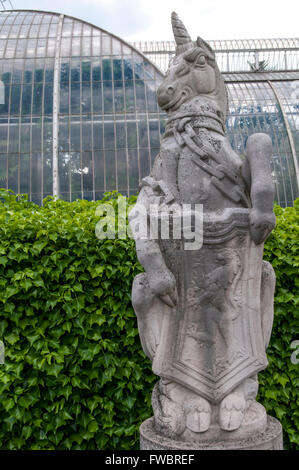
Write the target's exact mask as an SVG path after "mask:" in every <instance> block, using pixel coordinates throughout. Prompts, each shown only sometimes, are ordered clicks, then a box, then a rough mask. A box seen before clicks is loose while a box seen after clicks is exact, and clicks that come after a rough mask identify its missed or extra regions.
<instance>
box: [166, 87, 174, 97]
mask: <svg viewBox="0 0 299 470" xmlns="http://www.w3.org/2000/svg"><path fill="white" fill-rule="evenodd" d="M167 93H168V95H173V93H174V88H173V87H172V86H169V87H168V88H167Z"/></svg>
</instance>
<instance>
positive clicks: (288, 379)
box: [258, 199, 299, 449]
mask: <svg viewBox="0 0 299 470" xmlns="http://www.w3.org/2000/svg"><path fill="white" fill-rule="evenodd" d="M275 213H276V220H277V225H276V228H275V230H274V231H273V232H272V234H271V235H270V237H269V238H268V240H267V242H266V244H265V250H264V259H266V260H267V261H269V262H270V263H271V264H272V266H273V268H274V270H275V274H276V290H275V298H274V308H275V315H274V325H273V331H272V337H271V342H270V345H269V348H268V350H267V356H268V360H269V366H268V368H267V369H266V370H264V371H263V372H262V373H260V374H259V382H260V390H259V396H258V399H259V401H260V402H261V403H262V404H263V405H264V406H265V408H266V410H267V412H269V414H270V415H272V416H275V417H277V418H278V419H279V420H280V422H281V424H282V427H283V430H284V446H285V448H291V449H299V374H298V371H299V364H292V362H291V355H292V353H293V352H294V350H293V349H292V348H291V345H292V342H293V341H294V340H296V339H297V340H298V339H299V337H298V333H299V329H298V326H299V322H298V306H299V295H298V287H299V276H298V267H299V199H297V200H296V201H295V203H294V207H287V208H285V209H282V208H281V207H279V206H276V207H275Z"/></svg>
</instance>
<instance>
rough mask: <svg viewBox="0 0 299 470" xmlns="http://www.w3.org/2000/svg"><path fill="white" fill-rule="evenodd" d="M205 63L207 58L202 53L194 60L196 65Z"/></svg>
mask: <svg viewBox="0 0 299 470" xmlns="http://www.w3.org/2000/svg"><path fill="white" fill-rule="evenodd" d="M206 63H207V60H206V57H205V56H204V55H200V56H199V57H198V59H197V60H196V65H199V66H200V67H202V66H203V65H206Z"/></svg>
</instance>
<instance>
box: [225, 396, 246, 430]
mask: <svg viewBox="0 0 299 470" xmlns="http://www.w3.org/2000/svg"><path fill="white" fill-rule="evenodd" d="M245 410H246V400H245V398H244V396H243V394H242V393H231V394H230V395H228V396H227V397H225V398H224V399H223V400H222V403H221V405H220V411H219V425H220V427H221V429H223V430H224V431H234V430H235V429H238V428H239V427H240V426H241V424H242V421H243V418H244V414H245Z"/></svg>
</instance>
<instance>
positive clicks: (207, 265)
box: [130, 14, 280, 448]
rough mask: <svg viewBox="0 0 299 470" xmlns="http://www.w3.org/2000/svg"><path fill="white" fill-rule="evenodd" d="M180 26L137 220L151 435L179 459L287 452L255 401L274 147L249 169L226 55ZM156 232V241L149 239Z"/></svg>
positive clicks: (266, 316)
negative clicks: (207, 452)
mask: <svg viewBox="0 0 299 470" xmlns="http://www.w3.org/2000/svg"><path fill="white" fill-rule="evenodd" d="M172 25H173V31H174V35H175V39H176V42H177V51H176V56H175V58H174V59H173V60H172V62H171V64H170V67H169V71H168V73H167V74H166V77H165V79H164V81H163V83H162V84H161V86H160V88H159V89H158V93H157V94H158V101H159V104H160V106H161V108H162V109H164V110H166V111H167V113H168V115H169V118H168V121H167V125H166V131H165V134H164V135H163V137H162V140H161V149H160V153H159V155H158V156H157V157H156V160H155V164H154V167H153V169H152V172H151V174H150V175H149V176H148V177H146V178H144V179H143V180H142V182H141V189H140V193H139V196H138V204H137V206H136V210H135V211H133V212H132V213H131V216H130V223H131V226H132V229H133V232H134V234H135V240H136V249H137V255H138V258H139V261H140V262H141V264H142V265H143V266H144V269H145V272H144V273H142V274H140V275H139V276H137V277H136V278H135V280H134V284H133V290H132V301H133V306H134V309H135V312H136V315H137V319H138V328H139V333H140V338H141V342H142V346H143V349H144V351H145V353H146V354H147V356H148V357H149V358H150V359H151V360H152V363H153V371H154V373H155V374H157V375H158V376H160V380H159V382H158V383H157V384H156V386H155V388H154V391H153V395H152V405H153V410H154V420H152V421H150V423H151V426H152V427H154V430H152V431H150V432H151V433H152V434H153V436H158V438H159V439H160V437H161V436H163V438H164V439H166V441H167V445H166V447H167V446H170V447H167V448H177V447H176V446H177V445H178V444H177V443H178V442H179V443H180V444H179V446H186V447H179V448H189V447H188V446H190V445H191V446H193V447H191V448H197V447H196V446H199V445H203V444H202V443H203V442H204V446H205V447H206V448H218V447H217V446H218V445H220V448H221V447H222V446H224V447H225V446H226V445H227V446H230V447H228V448H239V447H240V446H241V447H240V448H243V447H244V446H245V447H244V448H263V447H259V446H264V445H268V444H266V443H268V442H270V441H271V445H278V444H273V442H274V441H275V439H276V438H275V439H274V438H273V439H274V441H273V439H272V440H271V439H270V438H269V433H270V430H271V429H272V428H271V426H272V427H273V426H274V427H275V426H276V427H277V426H278V424H275V425H274V424H273V423H274V422H273V421H271V420H270V421H269V423H268V428H267V429H266V426H267V417H266V412H265V410H264V409H263V407H262V406H261V405H259V404H257V403H256V401H255V398H256V395H257V391H258V379H257V374H258V372H259V371H260V370H262V369H264V368H265V367H266V366H267V358H266V354H265V351H266V348H267V346H268V342H269V339H270V336H271V329H272V322H273V296H274V288H275V274H274V271H273V268H272V267H271V265H270V264H269V263H267V262H265V261H263V259H262V257H263V243H264V241H265V239H266V238H267V236H268V235H269V233H270V232H271V230H272V229H273V227H274V226H275V216H274V213H273V200H274V185H273V182H272V178H271V173H270V157H271V140H270V138H269V137H268V136H267V135H265V134H254V135H252V136H251V137H250V138H249V139H248V142H247V148H246V158H245V160H242V159H241V158H240V157H239V156H238V155H237V154H236V153H235V152H234V151H233V149H232V148H231V146H230V143H229V141H228V139H227V137H226V135H225V119H226V110H227V95H226V90H225V84H224V81H223V79H222V77H221V74H220V72H219V69H218V67H217V64H216V62H215V54H214V52H213V51H212V49H211V48H210V46H209V45H208V44H207V43H206V42H205V41H204V40H203V39H201V38H197V40H196V41H195V42H193V41H191V39H190V36H189V34H188V32H187V30H186V28H185V27H184V25H183V24H182V22H181V21H180V19H179V18H178V17H177V15H176V14H173V15H172ZM199 207H200V208H201V207H202V208H203V213H201V212H200V211H199ZM144 214H145V217H144ZM200 217H201V219H200ZM186 220H187V223H186V225H185V222H186ZM200 220H201V224H200ZM165 221H166V222H167V221H168V228H167V230H165V226H164V228H163V224H164V222H165ZM149 222H150V224H151V230H152V222H153V223H154V226H155V227H156V236H152V234H153V232H151V233H150V234H149V235H148V236H144V233H143V235H142V231H144V230H147V228H148V224H149ZM159 224H160V225H161V226H160V229H159ZM187 228H188V231H187V230H186V229H187ZM192 233H193V235H194V236H195V240H194V241H193V242H192V241H190V234H191V235H192ZM198 234H199V235H201V234H202V239H201V241H200V243H198V239H197V235H198ZM195 241H196V243H195ZM271 423H272V424H271ZM275 423H276V422H275ZM144 426H145V424H144V425H143V428H142V429H143V431H142V432H145V431H144V429H145V427H144ZM269 426H270V427H269ZM146 429H148V428H146ZM151 429H152V428H151ZM275 429H276V428H275ZM279 429H280V428H279ZM271 432H272V431H271ZM275 432H276V431H275ZM265 433H266V434H265ZM257 436H260V438H261V442H260V444H259V443H258V441H257V440H256V439H257ZM277 436H278V434H277ZM277 436H276V437H277ZM142 439H143V442H145V440H144V439H145V437H144V434H143V438H142ZM146 439H147V441H146V442H147V443H146V444H144V445H146V446H149V445H151V444H149V442H153V445H156V444H154V441H152V440H151V438H150V437H149V436H148V435H147V438H146ZM251 439H253V441H252V442H253V443H251V444H248V442H251ZM269 439H270V440H269ZM166 441H165V442H166ZM216 441H217V444H215V442H216ZM272 441H273V442H272ZM163 442H164V441H163ZM171 442H173V447H171ZM191 442H192V444H190V443H191ZM275 442H280V441H279V438H278V437H277V439H276V441H275ZM182 443H185V444H182ZM194 443H196V444H194ZM269 445H270V444H269ZM279 445H280V444H279ZM194 446H195V447H194ZM215 446H216V447H215ZM238 446H239V447H238ZM250 446H251V447H250ZM146 448H148V447H146ZM153 448H154V447H153ZM158 448H161V447H158ZM202 448H204V447H202Z"/></svg>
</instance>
